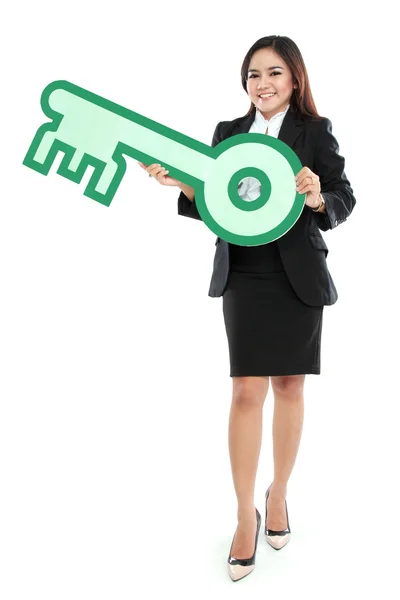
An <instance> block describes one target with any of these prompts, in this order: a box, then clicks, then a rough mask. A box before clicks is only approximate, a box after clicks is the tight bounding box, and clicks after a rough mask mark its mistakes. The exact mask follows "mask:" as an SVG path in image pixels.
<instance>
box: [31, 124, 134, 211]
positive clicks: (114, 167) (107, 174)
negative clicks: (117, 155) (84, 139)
mask: <svg viewBox="0 0 400 600" xmlns="http://www.w3.org/2000/svg"><path fill="white" fill-rule="evenodd" d="M47 133H50V132H47ZM51 133H53V135H54V132H51ZM44 137H45V136H42V139H41V140H40V142H39V143H37V139H34V141H33V142H32V144H31V146H30V148H29V150H28V152H27V154H26V156H25V158H24V160H23V164H24V165H25V166H27V167H29V168H31V169H33V170H35V171H37V172H38V173H41V174H42V175H48V174H49V172H50V169H51V167H52V166H53V164H54V161H55V159H56V156H57V154H58V152H62V153H63V154H64V156H63V158H62V160H61V162H60V164H59V166H58V168H57V171H56V172H57V174H58V175H61V177H65V178H66V179H69V180H70V181H73V182H74V183H77V184H79V183H80V182H81V181H82V178H83V176H84V174H85V173H86V169H87V168H88V167H89V166H91V167H93V173H92V175H91V177H90V179H89V181H88V184H87V185H86V188H85V191H84V196H87V197H88V198H91V199H92V200H96V201H97V202H100V203H101V204H104V205H105V206H110V204H111V202H112V199H113V197H114V195H115V193H116V191H117V189H118V186H119V184H120V182H121V180H122V177H123V175H124V173H125V170H126V163H125V161H121V162H119V164H116V162H115V161H114V160H112V159H111V160H110V162H109V163H107V162H104V161H102V160H100V159H98V158H96V157H94V156H93V155H91V154H87V153H86V152H82V151H80V150H79V149H78V148H75V147H74V146H71V145H70V144H67V143H66V142H62V141H60V140H59V139H57V138H55V139H53V141H52V143H51V146H50V148H49V150H48V151H47V154H46V155H45V157H44V160H43V161H42V162H41V161H38V160H35V156H36V155H37V154H38V153H40V150H41V149H42V147H43V146H42V144H43V145H44V146H45V145H46V143H48V139H47V138H46V140H44ZM35 141H36V143H35ZM78 156H79V162H77V157H78ZM71 163H72V164H73V168H72V169H71V168H70V167H71ZM75 165H76V166H75ZM107 182H108V185H107ZM99 187H100V188H101V189H103V190H104V189H105V192H104V193H103V192H100V191H98V188H99ZM96 188H97V189H96Z"/></svg>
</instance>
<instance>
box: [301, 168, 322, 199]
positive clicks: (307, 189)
mask: <svg viewBox="0 0 400 600" xmlns="http://www.w3.org/2000/svg"><path fill="white" fill-rule="evenodd" d="M295 179H296V192H298V193H299V194H305V193H307V195H306V205H307V206H310V207H311V208H317V206H318V205H319V202H320V200H319V195H320V193H321V185H320V182H319V177H318V175H316V174H315V173H313V172H312V171H311V169H309V168H308V167H303V168H302V169H301V171H299V172H298V173H297V175H296V178H295Z"/></svg>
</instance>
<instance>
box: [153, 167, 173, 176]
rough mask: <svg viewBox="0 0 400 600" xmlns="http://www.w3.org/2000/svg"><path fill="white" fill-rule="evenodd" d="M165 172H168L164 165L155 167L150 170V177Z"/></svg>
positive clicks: (164, 173)
mask: <svg viewBox="0 0 400 600" xmlns="http://www.w3.org/2000/svg"><path fill="white" fill-rule="evenodd" d="M167 173H169V171H167V169H165V168H164V167H161V166H159V167H156V168H154V169H153V170H152V171H151V175H152V177H154V178H155V179H157V177H159V176H160V175H161V176H162V175H166V174H167Z"/></svg>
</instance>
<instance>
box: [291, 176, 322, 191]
mask: <svg viewBox="0 0 400 600" xmlns="http://www.w3.org/2000/svg"><path fill="white" fill-rule="evenodd" d="M313 177H314V178H315V179H316V180H317V181H315V182H314V183H312V180H311V176H310V175H306V176H305V177H302V178H301V179H300V180H299V181H297V182H296V190H299V189H301V188H303V187H304V186H306V185H312V186H315V185H316V186H318V185H319V177H317V176H315V175H313Z"/></svg>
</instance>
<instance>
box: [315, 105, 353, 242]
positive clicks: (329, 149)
mask: <svg viewBox="0 0 400 600" xmlns="http://www.w3.org/2000/svg"><path fill="white" fill-rule="evenodd" d="M344 166H345V159H344V158H343V156H341V155H340V154H339V144H338V142H337V140H336V138H335V137H334V135H333V134H332V122H331V121H330V120H329V119H327V118H326V117H324V118H323V119H322V120H321V121H320V129H319V133H318V136H317V140H316V144H315V158H314V168H315V172H316V174H317V175H318V176H319V179H320V183H321V194H322V196H323V199H324V201H325V208H326V212H325V213H317V212H312V211H311V214H312V215H313V217H314V219H315V222H316V224H317V226H318V228H319V229H321V230H322V231H327V230H328V229H334V228H335V227H337V226H338V225H340V224H341V223H343V222H344V221H346V219H347V218H348V216H349V215H350V214H351V212H352V210H353V208H354V206H355V203H356V199H355V197H354V195H353V190H352V188H351V186H350V182H349V180H348V179H347V177H346V174H345V172H344ZM310 210H311V209H310Z"/></svg>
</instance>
